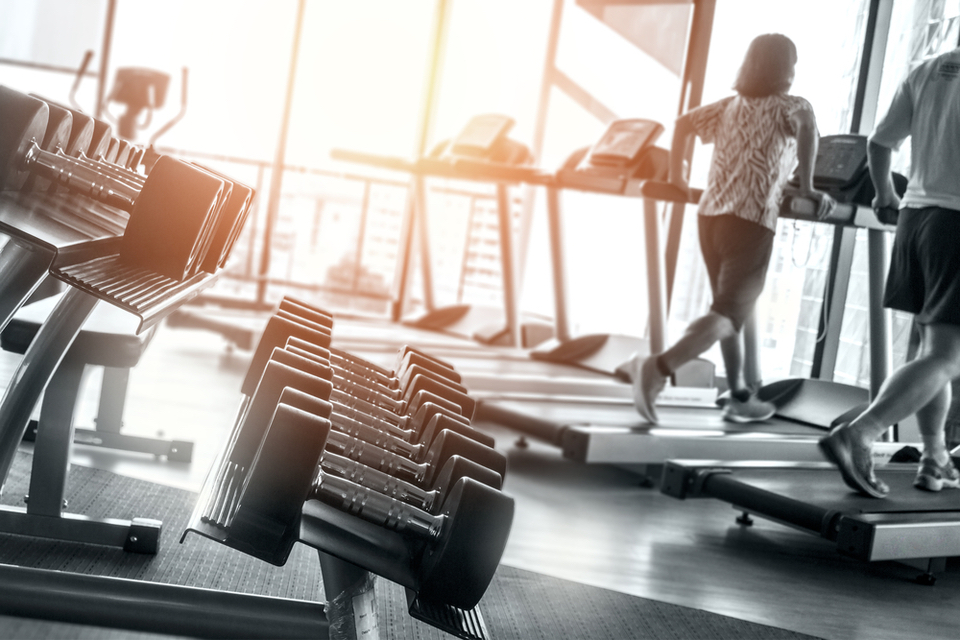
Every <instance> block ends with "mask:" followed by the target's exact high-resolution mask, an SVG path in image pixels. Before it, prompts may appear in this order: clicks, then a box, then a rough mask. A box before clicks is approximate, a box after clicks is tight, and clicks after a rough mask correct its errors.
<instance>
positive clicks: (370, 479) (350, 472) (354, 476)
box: [320, 451, 440, 512]
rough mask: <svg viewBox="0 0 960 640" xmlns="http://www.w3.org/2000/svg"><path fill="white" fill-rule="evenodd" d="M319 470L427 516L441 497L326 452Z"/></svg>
mask: <svg viewBox="0 0 960 640" xmlns="http://www.w3.org/2000/svg"><path fill="white" fill-rule="evenodd" d="M320 470H321V471H323V472H324V473H325V474H327V475H328V476H329V475H334V476H337V477H340V478H344V479H346V480H350V481H351V482H355V483H357V484H358V485H360V486H362V487H366V488H368V489H371V490H373V491H376V492H378V493H382V494H384V495H386V496H389V497H391V498H395V499H397V500H401V501H403V502H406V503H407V504H410V505H413V506H414V507H417V508H418V509H423V510H424V511H427V512H430V511H431V510H432V509H433V506H434V505H435V504H436V501H437V498H438V497H439V496H440V492H439V491H428V490H426V489H421V488H420V487H418V486H416V485H414V484H413V483H410V482H406V481H404V480H401V479H400V478H395V477H393V476H391V475H390V474H387V473H384V472H382V471H377V470H376V469H374V468H372V467H368V466H367V465H365V464H362V463H360V462H357V461H355V460H350V459H349V458H345V457H343V456H338V455H337V454H335V453H330V452H328V451H327V452H324V454H323V456H322V457H321V458H320Z"/></svg>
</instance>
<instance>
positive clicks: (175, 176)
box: [120, 156, 223, 280]
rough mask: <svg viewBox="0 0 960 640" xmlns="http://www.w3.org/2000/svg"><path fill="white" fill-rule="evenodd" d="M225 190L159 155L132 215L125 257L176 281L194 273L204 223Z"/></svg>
mask: <svg viewBox="0 0 960 640" xmlns="http://www.w3.org/2000/svg"><path fill="white" fill-rule="evenodd" d="M222 193H223V182H222V181H221V180H219V179H217V178H215V177H214V176H212V175H210V174H208V173H206V172H203V171H199V170H197V169H196V168H195V167H193V166H192V165H189V164H187V163H185V162H181V161H180V160H176V159H175V158H171V157H170V156H161V157H160V159H159V160H157V163H156V165H154V167H153V169H152V170H151V172H150V177H149V179H148V180H147V181H146V182H145V183H144V185H143V189H141V191H140V193H139V194H138V195H137V199H136V202H135V203H134V206H133V211H131V213H130V221H129V222H128V223H127V229H126V232H125V233H124V235H123V241H122V243H121V247H120V258H121V260H123V261H124V262H125V263H126V264H128V265H131V266H135V267H142V268H145V269H149V270H151V271H155V272H157V273H159V274H161V275H165V276H167V277H169V278H173V279H175V280H183V279H184V278H187V277H189V276H192V275H193V274H194V272H195V271H192V270H191V268H192V265H195V264H196V260H197V256H198V253H199V251H200V249H201V247H202V242H203V232H204V230H205V225H206V224H208V222H209V220H210V218H211V216H213V215H214V214H215V211H216V208H217V206H218V205H219V204H220V199H221V194H222Z"/></svg>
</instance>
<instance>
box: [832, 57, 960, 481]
mask: <svg viewBox="0 0 960 640" xmlns="http://www.w3.org/2000/svg"><path fill="white" fill-rule="evenodd" d="M908 136H909V137H910V139H911V140H910V181H909V185H908V187H907V191H906V193H905V194H904V196H903V200H902V201H898V198H897V195H896V193H895V191H894V188H893V181H892V178H891V173H890V168H891V157H892V153H893V150H894V149H897V148H899V146H900V144H901V143H902V142H903V140H904V139H906V138H907V137H908ZM868 155H869V163H870V176H871V178H872V179H873V183H874V185H875V186H876V197H875V198H874V200H873V206H874V209H876V210H878V211H880V210H883V209H891V208H892V209H896V208H897V207H900V212H899V219H898V222H897V233H896V238H895V240H894V244H893V252H892V256H891V263H890V272H889V274H888V276H887V284H886V290H885V292H884V300H883V303H884V306H886V307H889V308H892V309H901V310H903V311H909V312H910V313H913V314H915V319H916V324H917V326H918V327H919V331H920V340H921V342H920V350H919V353H918V355H917V358H916V359H914V360H912V361H911V362H908V363H906V364H904V365H903V366H901V367H899V368H898V369H897V370H896V371H895V372H894V373H893V374H892V375H891V376H890V377H889V378H888V379H887V380H886V381H885V382H884V384H883V386H882V387H881V388H880V392H879V393H878V394H877V397H876V398H874V400H873V402H871V403H870V406H869V407H867V409H866V410H865V411H864V412H863V413H862V414H860V416H858V417H857V418H856V419H854V420H853V421H851V422H849V423H846V424H841V425H839V426H837V427H836V428H835V429H833V430H832V431H831V432H830V434H829V435H827V436H826V437H824V438H822V439H821V440H820V449H821V451H822V452H823V454H824V456H826V458H827V459H828V460H830V461H831V462H833V463H834V464H836V465H837V466H838V467H839V468H840V473H841V474H842V476H843V479H844V481H845V482H846V483H847V484H848V485H849V486H850V487H851V488H853V489H855V490H857V491H859V492H861V493H864V494H866V495H868V496H873V497H875V498H882V497H884V496H886V495H887V493H888V492H889V487H888V486H887V485H886V484H885V483H884V482H883V481H882V480H880V479H878V478H877V477H876V475H875V474H874V471H873V460H872V448H873V442H874V441H875V440H876V439H877V438H878V437H880V435H881V434H882V433H883V432H884V431H886V429H887V428H888V427H889V426H890V425H893V424H895V423H897V422H899V421H901V420H903V419H904V418H906V417H908V416H910V415H911V414H916V416H917V423H918V426H919V428H920V435H921V437H922V439H923V457H922V458H921V461H920V469H919V471H918V472H917V477H916V479H915V480H914V483H913V484H914V486H915V487H917V488H918V489H924V490H927V491H940V490H941V489H943V488H951V489H957V488H960V473H958V472H957V469H956V468H955V467H954V465H953V462H952V461H951V459H950V454H949V452H948V451H947V445H946V438H945V434H944V424H945V421H946V416H947V411H948V409H949V407H950V389H951V381H952V380H954V379H956V378H958V377H960V249H958V245H957V242H958V238H960V48H958V49H955V50H953V51H951V52H949V53H945V54H943V55H940V56H938V57H936V58H932V59H930V60H927V61H926V62H923V63H922V64H920V66H918V67H917V68H916V69H914V70H913V71H911V72H910V74H909V75H908V76H907V78H906V80H904V81H903V83H902V84H901V85H900V87H899V88H898V89H897V92H896V94H895V95H894V97H893V101H892V103H891V105H890V109H889V111H888V112H887V114H886V115H885V116H884V117H883V119H882V120H881V121H880V123H879V124H878V125H877V127H876V129H875V130H874V132H873V134H871V136H870V139H869V145H868Z"/></svg>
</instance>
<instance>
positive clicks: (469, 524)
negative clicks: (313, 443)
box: [313, 432, 514, 609]
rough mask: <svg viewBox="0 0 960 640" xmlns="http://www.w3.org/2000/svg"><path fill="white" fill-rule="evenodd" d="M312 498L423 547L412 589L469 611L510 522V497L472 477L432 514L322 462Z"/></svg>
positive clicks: (502, 545) (456, 485)
mask: <svg viewBox="0 0 960 640" xmlns="http://www.w3.org/2000/svg"><path fill="white" fill-rule="evenodd" d="M331 434H332V432H331ZM328 439H329V436H328ZM328 449H329V446H328ZM325 456H326V454H324V457H325ZM321 460H323V457H321ZM313 496H315V497H316V498H318V499H320V500H322V501H323V502H325V503H327V504H330V505H331V506H334V507H335V508H337V509H340V510H342V511H344V512H346V513H349V514H352V515H355V516H357V517H359V518H362V519H364V520H366V521H368V522H372V523H374V524H376V525H378V526H381V527H384V528H386V529H388V530H393V531H397V532H398V533H401V534H403V535H404V536H407V537H409V538H411V539H413V540H416V541H417V542H419V543H420V544H422V545H423V546H422V548H421V549H419V550H418V552H419V553H418V556H419V557H418V558H417V560H416V562H415V564H416V573H417V578H418V583H419V584H418V585H417V587H416V588H415V589H414V590H415V591H417V592H418V594H419V595H420V596H421V597H423V598H425V599H427V600H433V601H439V602H446V603H448V604H452V605H454V606H456V607H460V608H463V609H472V608H473V607H475V606H476V605H477V603H478V602H479V601H480V598H481V597H483V594H484V592H485V591H486V589H487V586H489V584H490V580H492V579H493V574H494V572H495V571H496V569H497V566H499V564H500V558H501V557H502V555H503V550H504V548H505V547H506V542H507V537H508V536H509V533H510V527H511V525H512V522H513V511H514V502H513V499H512V498H510V497H509V496H507V495H505V494H504V493H502V492H501V491H499V490H497V489H495V488H493V487H490V486H488V485H486V484H484V483H482V482H480V481H477V480H474V479H473V478H471V477H462V478H460V479H458V480H457V481H456V482H455V483H454V484H453V485H452V487H451V488H450V489H449V490H448V491H446V493H445V496H444V498H443V500H442V504H441V506H440V507H439V508H438V509H437V510H436V513H431V512H429V511H425V510H423V509H419V508H417V507H414V506H412V505H410V504H407V503H406V502H403V501H401V500H398V499H396V498H392V497H390V496H387V495H385V494H383V493H380V492H378V491H375V490H373V489H370V488H367V487H363V486H361V485H359V484H357V483H354V482H351V481H350V480H347V479H345V478H342V477H339V476H337V475H334V474H330V473H327V472H324V471H323V463H322V462H321V468H320V471H319V473H318V474H317V477H316V481H315V483H314V487H313Z"/></svg>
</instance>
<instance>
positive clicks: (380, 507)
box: [313, 471, 446, 541]
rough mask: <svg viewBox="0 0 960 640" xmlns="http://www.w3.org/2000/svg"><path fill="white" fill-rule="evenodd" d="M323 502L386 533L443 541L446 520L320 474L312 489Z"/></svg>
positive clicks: (364, 488) (343, 480)
mask: <svg viewBox="0 0 960 640" xmlns="http://www.w3.org/2000/svg"><path fill="white" fill-rule="evenodd" d="M313 491H314V494H315V495H316V497H318V498H320V499H321V500H323V501H324V502H326V503H328V504H331V505H332V506H334V507H336V508H338V509H340V510H341V511H344V512H346V513H349V514H352V515H355V516H357V517H359V518H363V519H364V520H366V521H368V522H372V523H374V524H376V525H379V526H381V527H383V528H385V529H390V530H393V531H397V532H399V533H408V534H410V535H413V536H416V537H418V538H421V539H423V540H427V541H431V540H436V539H438V538H439V537H440V534H441V532H442V531H443V525H444V522H445V521H446V517H445V516H443V515H439V516H435V515H432V514H429V513H427V512H426V511H424V510H423V509H418V508H416V507H413V506H411V505H409V504H406V503H404V502H401V501H400V500H396V499H394V498H391V497H389V496H386V495H383V494H381V493H377V492H376V491H373V490H371V489H367V488H366V487H362V486H360V485H358V484H356V483H355V482H351V481H349V480H347V479H345V478H338V477H336V476H332V475H328V474H326V473H323V472H322V471H320V472H319V473H318V474H317V479H316V481H315V483H314V487H313Z"/></svg>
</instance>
